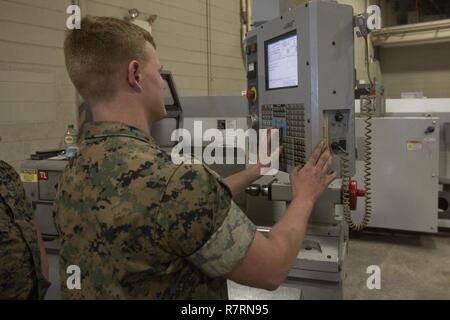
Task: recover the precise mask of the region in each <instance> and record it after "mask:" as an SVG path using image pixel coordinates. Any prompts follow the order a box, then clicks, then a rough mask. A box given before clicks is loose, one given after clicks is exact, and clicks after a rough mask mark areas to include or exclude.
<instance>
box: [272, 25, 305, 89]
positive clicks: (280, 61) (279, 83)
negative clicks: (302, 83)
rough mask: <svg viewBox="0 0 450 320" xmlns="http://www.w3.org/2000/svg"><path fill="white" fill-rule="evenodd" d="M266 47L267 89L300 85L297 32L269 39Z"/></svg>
mask: <svg viewBox="0 0 450 320" xmlns="http://www.w3.org/2000/svg"><path fill="white" fill-rule="evenodd" d="M265 47H266V48H265V49H266V89H267V90H273V89H284V88H293V87H297V86H298V52H297V32H296V31H293V32H289V33H287V34H284V35H282V36H280V37H277V38H275V39H272V40H269V41H267V42H266V45H265Z"/></svg>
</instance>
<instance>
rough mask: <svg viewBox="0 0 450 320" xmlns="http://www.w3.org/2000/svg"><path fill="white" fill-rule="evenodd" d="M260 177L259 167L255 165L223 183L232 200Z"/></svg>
mask: <svg viewBox="0 0 450 320" xmlns="http://www.w3.org/2000/svg"><path fill="white" fill-rule="evenodd" d="M259 177H261V166H260V165H259V164H256V165H254V166H252V167H250V168H248V169H246V170H243V171H241V172H238V173H236V174H234V175H232V176H230V177H228V178H225V179H224V181H223V182H224V183H225V184H226V185H227V187H228V189H230V191H231V193H232V195H233V198H234V197H236V196H237V195H238V194H240V193H242V192H244V191H245V189H246V188H247V187H248V186H249V185H251V184H252V183H253V182H255V180H257V179H259Z"/></svg>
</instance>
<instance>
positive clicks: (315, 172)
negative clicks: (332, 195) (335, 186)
mask: <svg viewBox="0 0 450 320" xmlns="http://www.w3.org/2000/svg"><path fill="white" fill-rule="evenodd" d="M324 148H325V143H324V142H323V141H322V142H321V143H320V144H319V145H318V146H317V147H316V149H315V150H314V151H313V153H312V155H311V157H310V158H309V160H308V161H307V162H306V164H305V165H304V166H303V167H297V168H295V169H294V171H293V172H292V173H291V176H290V179H291V185H292V195H293V200H297V199H299V201H305V202H310V203H311V202H312V203H315V202H316V201H317V199H319V197H320V195H321V194H322V193H323V192H324V191H325V189H326V188H327V187H328V186H329V185H330V183H331V182H333V181H334V180H335V179H336V173H334V172H333V173H331V174H329V170H330V166H331V163H332V160H333V159H332V156H331V153H330V151H329V150H328V148H327V149H326V150H325V151H324Z"/></svg>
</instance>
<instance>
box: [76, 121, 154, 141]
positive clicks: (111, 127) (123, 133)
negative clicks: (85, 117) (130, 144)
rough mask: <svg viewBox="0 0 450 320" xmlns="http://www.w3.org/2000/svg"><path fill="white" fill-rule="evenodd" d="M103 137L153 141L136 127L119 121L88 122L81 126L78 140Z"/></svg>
mask: <svg viewBox="0 0 450 320" xmlns="http://www.w3.org/2000/svg"><path fill="white" fill-rule="evenodd" d="M105 137H130V138H135V139H138V140H141V141H144V142H147V143H150V144H154V143H155V141H154V140H153V138H152V137H149V136H148V135H146V134H145V133H144V132H143V131H141V130H139V129H138V128H135V127H132V126H129V125H127V124H125V123H121V122H88V123H86V124H85V125H84V126H83V130H82V132H81V135H80V140H81V141H83V140H90V139H95V138H105Z"/></svg>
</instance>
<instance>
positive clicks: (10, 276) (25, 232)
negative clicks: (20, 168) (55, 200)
mask: <svg viewBox="0 0 450 320" xmlns="http://www.w3.org/2000/svg"><path fill="white" fill-rule="evenodd" d="M49 285H50V283H49V282H48V281H47V280H45V278H44V277H43V275H42V271H41V257H40V252H39V246H38V239H37V231H36V227H35V225H34V222H33V210H32V208H31V204H30V203H29V202H28V201H27V200H26V196H25V190H24V189H23V186H22V183H21V182H20V178H19V176H18V174H17V173H16V171H15V170H14V169H13V168H12V167H10V166H9V165H8V164H6V163H5V162H3V161H0V299H43V298H44V296H45V294H46V292H47V289H48V287H49Z"/></svg>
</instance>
